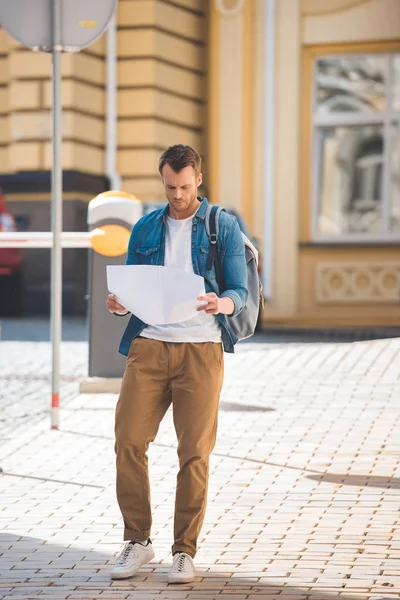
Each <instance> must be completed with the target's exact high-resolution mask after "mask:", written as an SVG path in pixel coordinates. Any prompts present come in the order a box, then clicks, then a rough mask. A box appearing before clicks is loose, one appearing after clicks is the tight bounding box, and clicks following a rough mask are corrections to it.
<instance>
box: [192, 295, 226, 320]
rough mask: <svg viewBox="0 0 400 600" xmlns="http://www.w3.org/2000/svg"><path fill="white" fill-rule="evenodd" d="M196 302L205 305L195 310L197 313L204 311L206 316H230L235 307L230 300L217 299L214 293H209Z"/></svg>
mask: <svg viewBox="0 0 400 600" xmlns="http://www.w3.org/2000/svg"><path fill="white" fill-rule="evenodd" d="M197 300H200V301H201V302H206V303H207V304H203V306H199V308H198V309H197V310H198V311H200V310H205V311H206V313H207V315H218V314H219V313H221V314H223V315H231V314H232V313H233V311H234V310H235V305H234V303H233V300H232V299H231V298H228V297H226V298H218V296H217V294H214V292H210V293H208V294H206V295H205V296H199V298H197Z"/></svg>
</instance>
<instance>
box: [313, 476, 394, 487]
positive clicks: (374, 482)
mask: <svg viewBox="0 0 400 600" xmlns="http://www.w3.org/2000/svg"><path fill="white" fill-rule="evenodd" d="M307 479H312V480H313V481H319V482H320V483H337V484H341V485H355V486H357V487H374V488H375V487H376V488H386V489H391V490H398V489H400V478H399V477H384V476H382V475H348V474H340V473H321V474H320V475H307Z"/></svg>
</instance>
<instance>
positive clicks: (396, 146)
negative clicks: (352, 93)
mask: <svg viewBox="0 0 400 600" xmlns="http://www.w3.org/2000/svg"><path fill="white" fill-rule="evenodd" d="M391 134H392V135H391V138H392V151H391V163H392V168H391V181H390V187H391V200H392V202H391V219H390V225H391V229H392V231H394V232H396V233H398V232H400V125H399V124H398V123H397V124H396V125H393V127H392V130H391Z"/></svg>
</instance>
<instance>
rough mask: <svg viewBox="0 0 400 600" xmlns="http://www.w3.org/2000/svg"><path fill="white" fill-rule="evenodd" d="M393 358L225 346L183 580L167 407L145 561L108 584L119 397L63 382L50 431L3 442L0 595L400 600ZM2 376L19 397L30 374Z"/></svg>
mask: <svg viewBox="0 0 400 600" xmlns="http://www.w3.org/2000/svg"><path fill="white" fill-rule="evenodd" d="M20 347H21V348H22V347H23V345H21V346H20ZM27 347H28V346H27ZM71 347H72V346H71ZM29 348H31V347H29ZM3 349H4V346H3ZM64 351H65V355H64V356H65V357H66V361H65V362H64V365H66V367H64V369H65V373H66V374H68V376H69V374H71V373H73V374H74V375H77V376H79V375H80V374H81V373H83V372H84V370H85V365H84V363H85V354H84V352H82V348H81V347H79V344H78V345H77V346H76V351H72V352H70V353H69V350H68V349H65V347H64ZM11 352H14V353H15V352H17V353H18V351H17V350H16V349H15V348H14V347H13V346H12V345H10V354H9V355H11ZM29 352H30V359H31V360H32V364H33V363H34V356H35V351H34V349H33V350H29ZM68 353H69V354H68ZM67 355H68V358H67ZM69 360H71V363H70V364H69V363H68V361H69ZM1 362H2V361H1ZM19 364H22V363H19ZM43 364H44V363H41V365H42V366H40V368H37V369H36V372H37V373H38V372H39V371H40V372H41V369H43V370H44V371H46V369H48V366H47V365H46V367H44V366H43ZM18 368H19V367H18ZM399 368H400V340H383V341H373V342H363V343H356V344H322V343H321V344H303V345H290V346H289V345H284V344H282V345H280V344H278V345H276V344H275V345H263V344H246V345H243V346H242V347H241V348H240V350H239V352H238V353H237V354H235V356H227V357H226V383H225V387H224V391H223V397H222V403H221V411H220V427H219V439H218V443H217V447H216V449H215V452H214V454H213V457H212V469H211V480H210V490H209V504H208V511H207V516H206V521H205V525H204V528H203V531H202V537H201V540H200V550H199V552H198V555H197V558H196V566H197V578H196V581H195V582H194V583H193V584H188V585H182V586H177V585H168V584H167V583H166V572H167V570H168V567H169V565H170V561H171V557H170V554H169V551H170V545H171V542H172V537H171V535H172V512H173V501H174V485H175V478H176V470H177V459H176V451H175V438H174V433H173V426H172V421H171V414H170V413H168V415H167V417H166V419H165V420H164V422H163V423H162V426H161V428H160V432H159V435H158V438H157V440H156V443H154V444H153V445H152V446H151V449H150V452H149V454H150V464H151V480H152V490H153V498H152V500H153V507H154V527H153V541H154V546H155V551H156V560H155V561H154V562H153V563H151V564H150V565H148V566H147V567H145V568H143V570H142V571H141V573H140V575H138V576H137V577H135V578H132V579H129V580H125V581H120V582H112V581H111V580H110V578H109V574H110V568H111V564H112V562H113V556H114V554H115V553H116V552H117V551H118V550H119V549H120V547H121V546H120V539H121V522H120V516H119V512H118V510H117V506H116V501H115V495H114V477H115V472H114V455H113V417H114V412H113V411H114V406H115V402H116V397H115V396H112V395H96V396H95V395H91V396H84V395H78V392H77V387H78V386H77V383H76V382H74V381H72V382H68V381H65V380H64V381H63V390H64V394H65V393H67V394H68V395H69V402H68V404H67V405H65V402H64V406H65V408H64V409H63V410H62V414H61V427H62V429H61V431H60V432H54V431H53V432H52V431H50V430H49V429H48V422H45V423H44V424H43V426H42V427H41V428H39V429H35V428H33V429H31V430H29V431H25V432H24V434H23V436H22V437H21V436H20V437H19V438H17V439H14V440H13V442H10V443H9V444H8V445H5V446H4V447H3V449H2V450H1V452H0V457H2V460H1V461H0V464H1V466H2V468H3V469H4V474H3V476H2V477H1V478H0V503H1V510H0V523H1V530H0V531H1V532H0V548H1V550H0V552H1V553H2V554H1V556H0V571H1V572H0V599H3V600H4V599H7V600H8V599H11V598H12V599H13V600H17V599H22V598H23V599H25V600H29V599H30V598H49V599H54V600H58V599H59V600H62V599H66V598H69V599H79V600H84V599H104V600H111V599H115V600H117V599H118V600H119V599H122V598H124V599H127V598H129V599H135V600H185V599H191V600H216V599H218V600H260V599H261V598H265V599H266V600H273V599H276V600H289V599H290V600H330V599H331V598H336V597H340V598H343V599H348V600H350V598H353V599H355V598H357V599H360V600H361V599H365V598H375V599H378V598H380V599H383V598H385V599H386V598H387V599H389V598H399V597H400V532H399V528H398V520H399V499H400V465H399V453H400V427H399V416H400V380H399ZM15 374H16V375H18V373H17V372H16V371H15ZM3 375H4V373H3ZM10 385H15V386H16V387H15V388H12V389H14V392H15V398H17V400H18V402H21V401H22V400H23V397H25V394H26V392H27V391H28V390H29V389H30V386H31V382H28V381H27V382H26V384H25V388H24V387H23V386H22V387H19V386H17V385H16V383H15V382H14V380H13V379H12V378H10ZM46 386H47V384H46ZM46 386H45V385H44V382H43V381H42V388H43V387H46ZM32 389H33V388H32ZM46 389H47V388H46ZM72 390H75V392H74V393H73V391H72ZM17 394H22V397H21V396H20V395H18V397H17ZM46 394H47V391H46ZM32 396H36V398H37V401H38V402H39V401H41V400H42V396H43V393H42V392H41V386H38V388H37V389H36V388H35V389H33V391H32ZM29 402H31V400H29Z"/></svg>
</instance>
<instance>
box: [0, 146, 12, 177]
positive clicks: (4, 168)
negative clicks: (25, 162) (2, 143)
mask: <svg viewBox="0 0 400 600" xmlns="http://www.w3.org/2000/svg"><path fill="white" fill-rule="evenodd" d="M9 171H10V167H9V151H8V147H3V148H1V147H0V173H9Z"/></svg>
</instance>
